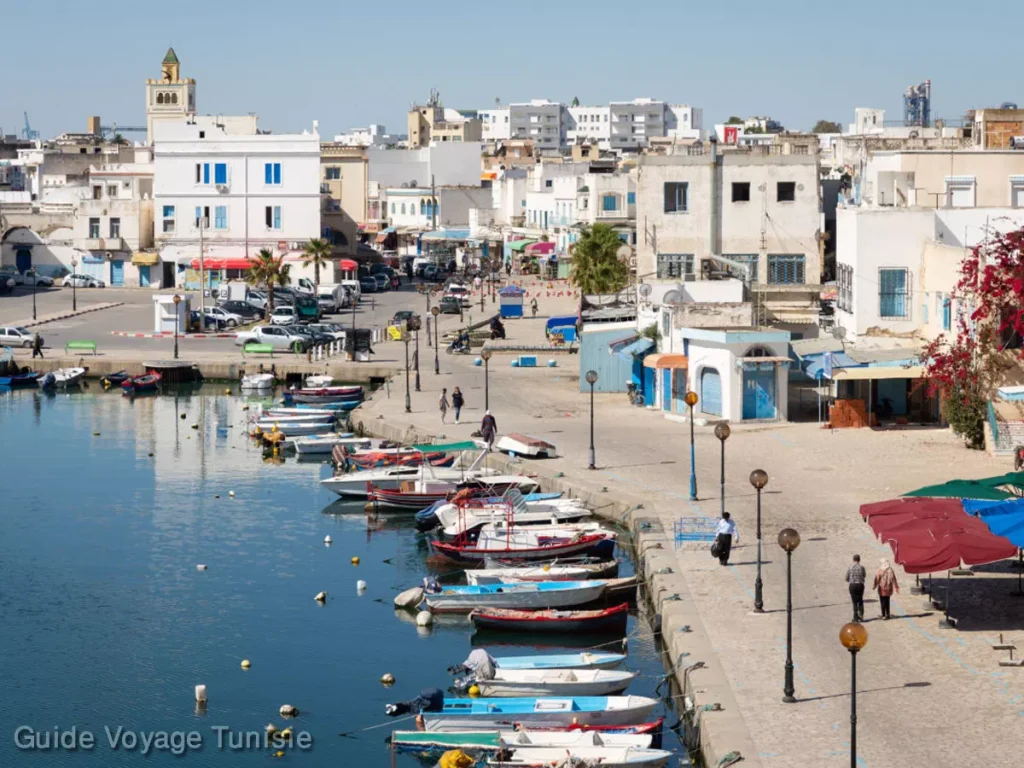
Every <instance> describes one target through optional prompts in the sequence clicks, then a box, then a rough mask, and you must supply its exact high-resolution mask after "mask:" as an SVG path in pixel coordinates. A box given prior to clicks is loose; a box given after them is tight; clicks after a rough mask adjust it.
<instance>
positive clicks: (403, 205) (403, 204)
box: [402, 203, 405, 214]
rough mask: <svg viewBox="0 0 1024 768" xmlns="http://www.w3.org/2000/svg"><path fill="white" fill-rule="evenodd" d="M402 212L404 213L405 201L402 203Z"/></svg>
mask: <svg viewBox="0 0 1024 768" xmlns="http://www.w3.org/2000/svg"><path fill="white" fill-rule="evenodd" d="M402 213H403V214H404V213H405V203H402Z"/></svg>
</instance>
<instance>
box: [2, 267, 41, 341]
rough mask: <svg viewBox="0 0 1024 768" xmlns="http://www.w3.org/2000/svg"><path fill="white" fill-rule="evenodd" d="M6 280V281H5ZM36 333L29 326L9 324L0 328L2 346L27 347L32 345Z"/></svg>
mask: <svg viewBox="0 0 1024 768" xmlns="http://www.w3.org/2000/svg"><path fill="white" fill-rule="evenodd" d="M5 282H6V281H5ZM34 338H35V334H34V333H32V331H30V330H29V329H28V328H22V327H21V326H20V325H19V326H8V327H7V328H0V348H2V347H25V348H26V349H28V348H29V347H31V346H32V340H33V339H34Z"/></svg>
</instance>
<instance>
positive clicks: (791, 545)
mask: <svg viewBox="0 0 1024 768" xmlns="http://www.w3.org/2000/svg"><path fill="white" fill-rule="evenodd" d="M779 546H780V547H782V548H783V549H784V550H786V683H785V685H784V686H783V688H782V692H783V693H784V694H785V695H784V696H783V697H782V700H783V701H784V702H786V703H787V704H793V703H795V702H796V699H795V698H794V697H793V693H794V692H795V690H796V689H795V688H794V687H793V550H795V549H796V548H797V547H799V546H800V534H799V533H797V532H796V531H795V530H793V529H792V528H783V529H782V530H781V531H779Z"/></svg>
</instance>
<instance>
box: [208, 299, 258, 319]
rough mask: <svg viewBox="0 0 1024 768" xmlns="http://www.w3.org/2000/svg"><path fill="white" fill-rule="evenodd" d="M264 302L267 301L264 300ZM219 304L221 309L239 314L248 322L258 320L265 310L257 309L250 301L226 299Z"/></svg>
mask: <svg viewBox="0 0 1024 768" xmlns="http://www.w3.org/2000/svg"><path fill="white" fill-rule="evenodd" d="M264 303H266V302H265V301H264ZM219 306H220V308H221V309H223V310H225V311H227V312H230V313H231V314H233V315H239V316H240V317H242V318H244V319H245V321H246V322H249V321H252V320H258V319H259V318H261V317H263V310H262V309H257V308H256V307H254V306H253V305H252V304H250V303H249V302H248V301H225V302H222V303H221V304H220V305H219Z"/></svg>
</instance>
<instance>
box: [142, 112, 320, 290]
mask: <svg viewBox="0 0 1024 768" xmlns="http://www.w3.org/2000/svg"><path fill="white" fill-rule="evenodd" d="M154 139H155V142H154V190H153V191H154V197H155V205H154V208H155V210H154V218H155V229H156V237H155V239H156V244H157V246H158V247H159V249H160V257H161V260H162V261H163V262H165V263H171V264H174V265H176V270H175V272H176V274H175V278H176V279H175V284H176V285H187V286H192V287H198V282H196V281H197V280H198V275H196V274H195V272H194V271H193V270H194V269H195V268H196V267H198V265H199V255H200V238H202V240H203V249H204V250H203V253H204V257H205V258H204V261H205V262H206V263H205V267H206V268H207V269H208V270H210V271H211V272H212V273H213V275H212V277H211V276H208V277H207V279H208V280H210V281H211V283H212V282H216V281H217V280H218V279H230V278H233V277H240V276H242V275H243V274H244V271H245V270H246V269H247V267H248V260H249V259H250V258H251V257H252V256H254V255H255V254H256V253H257V252H258V251H259V250H261V249H267V250H269V251H271V252H272V253H274V254H275V255H284V256H286V257H290V258H293V259H298V257H299V256H300V254H301V252H302V250H303V248H304V246H305V244H306V243H307V242H308V241H309V240H310V239H311V238H316V237H319V236H320V234H321V230H320V207H321V201H320V177H321V161H320V136H319V134H318V132H317V127H316V124H315V123H314V127H313V130H312V131H308V132H303V133H301V134H270V133H258V132H257V130H256V118H255V117H249V118H236V119H231V118H220V117H218V118H214V117H194V118H191V119H189V120H188V121H183V122H180V123H175V122H170V121H160V122H158V123H156V124H155V125H154ZM211 262H212V263H211ZM169 269H170V267H165V272H166V271H167V270H169ZM296 269H298V266H296V267H293V272H295V270H296ZM294 276H295V275H294V274H293V277H294ZM193 284H194V285H193Z"/></svg>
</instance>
